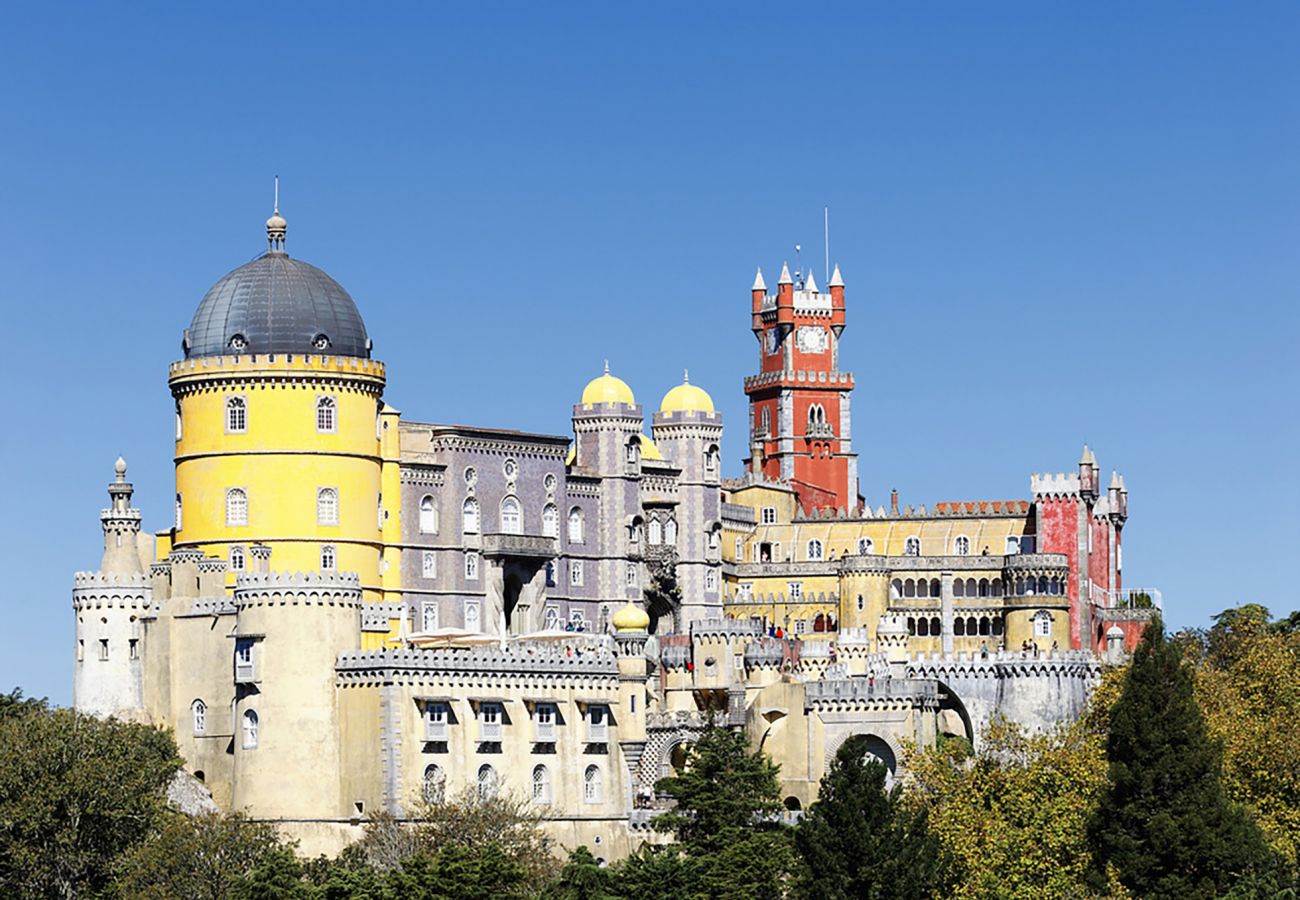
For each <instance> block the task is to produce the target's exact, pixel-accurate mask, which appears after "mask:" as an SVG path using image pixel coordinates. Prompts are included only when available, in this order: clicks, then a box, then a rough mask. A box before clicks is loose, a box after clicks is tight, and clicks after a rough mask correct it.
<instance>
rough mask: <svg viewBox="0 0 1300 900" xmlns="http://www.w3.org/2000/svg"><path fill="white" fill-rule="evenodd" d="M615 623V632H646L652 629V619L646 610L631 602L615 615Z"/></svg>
mask: <svg viewBox="0 0 1300 900" xmlns="http://www.w3.org/2000/svg"><path fill="white" fill-rule="evenodd" d="M613 621H614V630H615V631H645V630H646V629H647V628H649V627H650V617H649V616H647V615H646V614H645V610H643V609H641V608H640V607H638V606H636V605H635V604H633V603H631V602H629V603H628V604H627V605H626V606H624V607H623V608H622V609H620V610H619V611H618V612H616V613H614V620H613Z"/></svg>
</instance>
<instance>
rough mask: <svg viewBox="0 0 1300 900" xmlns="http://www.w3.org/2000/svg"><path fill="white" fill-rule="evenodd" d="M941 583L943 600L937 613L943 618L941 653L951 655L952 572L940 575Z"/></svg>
mask: <svg viewBox="0 0 1300 900" xmlns="http://www.w3.org/2000/svg"><path fill="white" fill-rule="evenodd" d="M940 578H941V580H942V585H943V588H942V590H943V602H942V609H941V611H940V613H939V615H940V616H941V617H942V619H943V655H944V656H952V573H951V572H944V573H943V574H942V575H941V576H940Z"/></svg>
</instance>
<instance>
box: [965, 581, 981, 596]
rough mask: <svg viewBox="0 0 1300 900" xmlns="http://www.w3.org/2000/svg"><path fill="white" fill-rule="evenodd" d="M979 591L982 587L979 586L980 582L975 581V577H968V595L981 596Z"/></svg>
mask: <svg viewBox="0 0 1300 900" xmlns="http://www.w3.org/2000/svg"><path fill="white" fill-rule="evenodd" d="M979 592H980V587H979V584H978V583H977V582H976V581H975V579H974V578H967V579H966V596H967V597H977V596H979Z"/></svg>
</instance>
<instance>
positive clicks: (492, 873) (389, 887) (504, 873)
mask: <svg viewBox="0 0 1300 900" xmlns="http://www.w3.org/2000/svg"><path fill="white" fill-rule="evenodd" d="M534 893H535V892H534V891H533V890H532V889H531V888H530V887H529V885H528V872H527V871H526V870H525V869H524V867H523V866H521V865H520V864H519V863H517V862H516V861H514V860H513V859H511V858H510V856H509V855H508V854H506V853H505V852H504V851H502V849H501V848H500V847H499V846H497V845H496V844H486V845H480V846H478V847H468V846H466V845H464V844H448V845H447V846H445V847H443V848H442V849H441V850H439V851H438V852H437V853H435V854H433V855H420V856H417V857H414V858H413V859H409V860H407V861H406V862H405V863H403V864H402V866H401V868H398V869H394V870H393V871H391V872H389V873H388V878H387V881H386V883H385V886H384V894H383V896H384V898H385V900H388V898H392V900H495V898H499V897H527V896H531V895H533V894H534Z"/></svg>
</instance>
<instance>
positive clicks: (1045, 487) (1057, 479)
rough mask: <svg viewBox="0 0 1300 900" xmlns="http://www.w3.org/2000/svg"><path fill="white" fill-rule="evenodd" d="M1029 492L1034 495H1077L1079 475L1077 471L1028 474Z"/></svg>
mask: <svg viewBox="0 0 1300 900" xmlns="http://www.w3.org/2000/svg"><path fill="white" fill-rule="evenodd" d="M1029 492H1030V493H1031V494H1033V495H1034V496H1035V497H1063V496H1077V495H1078V493H1079V476H1078V474H1077V473H1066V472H1056V473H1054V474H1053V473H1045V474H1042V475H1040V474H1038V473H1037V472H1035V473H1034V474H1032V475H1030V476H1029Z"/></svg>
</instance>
